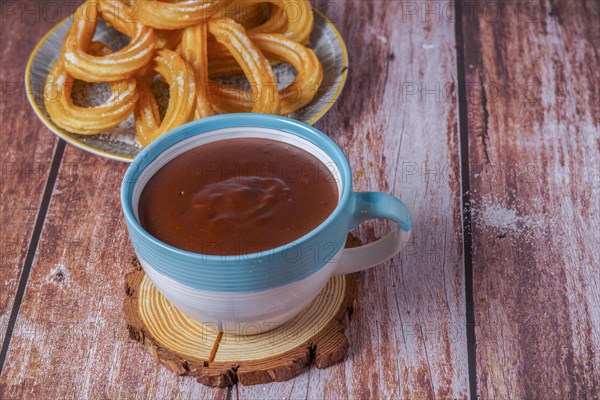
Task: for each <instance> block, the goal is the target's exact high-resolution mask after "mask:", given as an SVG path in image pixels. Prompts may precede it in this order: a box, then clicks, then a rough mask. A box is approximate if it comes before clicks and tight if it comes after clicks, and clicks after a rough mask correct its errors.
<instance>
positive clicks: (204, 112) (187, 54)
mask: <svg viewBox="0 0 600 400" xmlns="http://www.w3.org/2000/svg"><path fill="white" fill-rule="evenodd" d="M207 38H208V25H207V24H206V22H201V23H199V24H197V25H194V26H190V27H187V28H185V29H184V30H183V36H182V38H181V47H180V52H179V54H181V56H182V57H183V59H184V60H185V61H187V63H188V64H189V65H190V67H192V70H193V71H194V76H195V79H196V111H195V113H194V118H195V119H200V118H204V117H209V116H211V115H214V111H213V109H212V106H211V104H210V102H209V100H208V94H207V91H208V87H209V86H208V57H207Z"/></svg>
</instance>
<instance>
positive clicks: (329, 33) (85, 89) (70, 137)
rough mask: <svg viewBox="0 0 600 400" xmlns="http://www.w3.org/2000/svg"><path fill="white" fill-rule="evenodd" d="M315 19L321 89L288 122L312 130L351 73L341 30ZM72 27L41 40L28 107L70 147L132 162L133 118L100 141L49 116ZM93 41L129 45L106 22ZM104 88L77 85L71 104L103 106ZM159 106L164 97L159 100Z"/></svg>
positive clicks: (284, 76)
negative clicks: (48, 92)
mask: <svg viewBox="0 0 600 400" xmlns="http://www.w3.org/2000/svg"><path fill="white" fill-rule="evenodd" d="M314 13H315V25H314V29H313V31H312V33H311V35H310V41H309V47H310V48H312V49H313V50H314V51H315V53H316V54H317V57H318V58H319V60H321V63H323V83H322V84H321V86H320V88H319V91H318V93H317V95H316V96H315V98H314V99H313V101H312V102H311V103H310V104H308V105H307V106H306V107H304V108H302V109H300V110H298V111H296V112H294V113H292V114H289V115H288V117H290V118H294V119H297V120H299V121H302V122H305V123H307V124H311V125H312V124H314V123H315V122H316V121H318V120H319V118H321V117H322V116H323V115H324V114H325V113H326V112H327V110H329V109H330V108H331V106H332V105H333V103H334V102H335V100H336V99H337V98H338V96H339V94H340V92H341V90H342V88H343V87H344V83H345V82H346V76H347V69H348V54H347V52H346V46H345V44H344V41H343V40H342V37H341V36H340V34H339V32H338V30H337V29H336V28H335V26H334V25H333V24H332V23H331V21H329V20H328V19H327V18H326V17H325V16H324V15H322V14H321V13H320V12H318V11H317V10H314ZM72 22H73V18H72V16H71V17H68V18H66V19H65V20H64V21H62V22H61V23H59V24H58V25H57V26H55V27H54V28H53V29H52V30H51V31H50V32H48V33H47V34H46V36H44V37H43V38H42V40H41V41H40V42H39V43H38V45H37V46H36V48H35V49H34V50H33V53H32V54H31V57H30V58H29V63H28V64H27V70H26V72H25V85H26V87H27V97H28V99H29V102H30V103H31V106H32V107H33V109H34V111H35V113H36V114H37V116H38V117H39V118H40V119H41V120H42V122H43V123H44V124H45V125H46V126H47V127H48V128H49V129H50V130H51V131H52V132H54V133H55V134H56V135H58V136H59V137H61V138H63V139H64V140H66V141H67V142H69V143H71V144H73V145H75V146H77V147H79V148H81V149H83V150H86V151H89V152H90V153H94V154H98V155H100V156H103V157H108V158H112V159H115V160H120V161H126V162H131V161H132V160H133V158H135V156H136V155H137V154H138V153H139V152H140V150H141V147H140V145H139V143H138V142H137V139H136V137H135V126H134V122H133V116H130V117H129V118H128V119H127V120H125V121H124V122H123V123H121V124H120V125H119V126H117V127H115V128H114V129H111V130H110V131H107V132H105V133H102V134H99V135H93V136H85V135H78V134H75V133H71V132H67V131H65V130H63V129H61V128H59V127H57V126H56V125H54V123H53V122H52V120H51V119H50V117H49V116H48V113H47V112H46V108H45V107H44V100H43V90H44V84H45V82H46V77H47V75H48V72H49V71H50V68H51V67H52V64H54V62H55V61H56V59H57V58H58V56H59V54H60V51H61V47H62V42H63V38H64V37H65V34H66V33H67V30H68V29H69V27H70V26H71V24H72ZM94 39H95V40H100V41H102V42H104V43H105V44H107V45H108V46H109V47H111V48H113V49H117V48H120V47H122V46H123V45H125V44H126V42H127V38H126V37H125V36H123V35H122V34H120V33H119V32H117V31H116V30H114V29H112V28H111V27H109V26H107V25H106V24H104V23H103V22H102V21H100V23H99V24H98V28H97V30H96V35H95V36H94ZM275 74H276V75H277V78H278V81H279V82H281V85H282V86H285V85H287V84H289V83H291V82H292V81H293V79H294V76H295V72H294V70H293V68H291V66H289V65H288V64H281V65H278V66H277V67H275ZM221 81H223V82H225V83H231V84H234V85H240V84H241V85H243V81H240V78H239V77H237V78H236V77H233V78H227V79H224V80H223V79H222V80H221ZM246 83H247V82H246ZM103 85H104V84H99V85H98V84H96V85H84V84H80V85H79V86H80V87H79V88H78V87H77V84H76V85H75V86H74V88H73V100H74V101H75V103H77V104H80V105H95V104H97V103H101V102H102V101H103V94H102V92H103V91H104V92H106V90H105V89H106V88H107V87H108V85H104V86H105V87H104V90H103ZM155 86H158V87H159V88H158V89H157V90H160V85H155ZM163 86H164V85H163ZM236 87H239V86H236ZM154 89H156V88H153V90H154ZM162 89H163V90H164V89H165V88H164V87H163V88H162ZM157 101H158V102H159V105H160V101H161V99H160V96H157Z"/></svg>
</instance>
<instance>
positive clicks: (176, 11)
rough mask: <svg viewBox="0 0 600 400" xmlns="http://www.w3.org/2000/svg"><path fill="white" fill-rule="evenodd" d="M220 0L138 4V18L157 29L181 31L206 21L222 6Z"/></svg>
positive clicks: (152, 0) (142, 2)
mask: <svg viewBox="0 0 600 400" xmlns="http://www.w3.org/2000/svg"><path fill="white" fill-rule="evenodd" d="M222 3H223V1H222V0H187V1H180V2H176V3H169V2H166V1H158V0H142V1H139V2H138V6H139V12H138V15H139V18H140V21H141V22H142V23H143V24H144V25H148V26H151V27H153V28H157V29H182V28H185V27H187V26H191V25H196V24H198V23H200V22H203V21H206V20H208V19H209V18H211V16H212V15H213V14H215V13H217V11H219V7H220V6H222Z"/></svg>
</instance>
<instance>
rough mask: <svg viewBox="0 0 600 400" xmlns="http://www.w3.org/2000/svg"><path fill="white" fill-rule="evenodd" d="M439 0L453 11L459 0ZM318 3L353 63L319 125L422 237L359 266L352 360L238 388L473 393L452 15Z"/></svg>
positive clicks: (353, 394) (284, 394) (293, 392)
mask: <svg viewBox="0 0 600 400" xmlns="http://www.w3.org/2000/svg"><path fill="white" fill-rule="evenodd" d="M443 5H444V7H450V10H449V11H447V10H446V11H447V12H449V13H450V14H448V15H449V16H451V15H452V14H451V13H452V10H453V4H452V3H449V5H446V3H445V2H444V4H443ZM318 7H319V8H320V9H322V10H323V12H324V13H325V14H326V15H327V16H328V17H329V18H331V19H332V20H333V22H334V23H335V24H336V26H337V27H338V28H339V29H340V31H341V34H342V37H344V39H345V41H346V44H347V45H348V51H349V53H350V67H349V70H348V71H349V80H348V83H347V86H346V88H345V89H344V92H343V93H342V96H341V97H340V99H339V102H338V104H337V105H336V106H335V107H334V108H333V110H332V111H330V113H329V114H327V115H326V116H325V117H324V119H323V120H322V121H321V122H319V123H318V124H317V127H318V128H320V129H321V130H323V131H324V132H326V133H328V134H329V135H330V136H331V137H332V138H333V139H334V140H335V141H336V142H337V143H338V144H339V145H340V146H341V147H342V149H343V150H344V152H345V153H346V155H347V156H348V157H349V159H350V164H351V167H352V168H353V172H354V177H355V189H356V190H378V191H385V192H388V193H393V194H395V195H397V196H399V197H400V198H401V199H402V200H403V201H404V202H405V204H406V205H407V206H408V208H409V209H410V212H411V213H412V216H413V222H414V232H413V238H414V239H413V241H412V242H411V243H410V244H409V246H408V247H407V248H406V250H405V251H404V253H403V254H402V255H401V256H399V257H396V258H394V259H393V260H392V261H391V262H388V263H385V264H384V265H381V266H378V267H376V268H374V269H372V270H370V271H368V272H366V273H363V274H362V275H361V278H360V279H359V288H358V293H359V299H358V302H357V304H356V308H355V311H354V314H353V316H352V317H353V320H352V323H351V324H350V328H349V329H348V330H347V335H348V338H349V341H350V350H349V351H350V354H349V356H348V357H347V359H346V360H345V362H344V363H341V364H339V365H336V366H333V367H330V368H328V369H325V370H318V369H315V368H311V369H310V370H308V371H307V372H305V373H304V374H302V375H300V376H299V377H298V378H296V379H294V380H292V381H290V382H286V383H284V384H279V385H261V386H251V387H244V386H241V385H239V386H238V387H237V389H236V391H237V394H238V396H239V398H241V399H251V398H255V399H265V398H348V397H349V398H419V399H420V398H465V397H468V390H469V385H468V371H467V352H466V347H467V346H466V332H465V299H464V279H463V257H462V238H461V226H462V223H461V210H460V172H459V154H458V153H459V145H458V142H459V139H458V128H457V115H456V109H457V104H456V100H455V93H454V82H455V76H456V67H455V65H456V58H455V57H456V54H455V48H454V46H455V43H454V21H453V20H451V19H447V18H445V17H444V15H445V14H443V13H445V12H446V11H444V10H443V9H442V7H441V3H438V12H437V13H435V12H434V13H433V14H429V15H424V14H421V12H420V11H417V12H416V13H415V14H414V15H413V14H411V15H409V14H408V13H407V9H406V7H407V2H388V1H344V2H319V4H318ZM423 21H424V22H423ZM436 85H437V86H436ZM424 90H430V92H425V91H424ZM436 96H437V97H436ZM436 172H437V175H436ZM389 229H390V227H389V226H388V225H387V224H383V223H372V224H366V225H365V226H363V227H361V228H360V229H359V234H360V237H361V239H363V240H366V241H372V240H374V239H375V238H376V237H379V236H381V235H382V234H384V233H386V232H388V231H389Z"/></svg>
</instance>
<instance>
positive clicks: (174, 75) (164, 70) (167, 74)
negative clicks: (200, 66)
mask: <svg viewBox="0 0 600 400" xmlns="http://www.w3.org/2000/svg"><path fill="white" fill-rule="evenodd" d="M153 62H154V65H153V69H154V71H156V72H157V73H159V74H160V75H161V76H162V77H163V78H164V79H165V81H166V82H167V83H168V84H169V106H168V108H167V112H166V114H165V117H164V118H163V120H162V121H161V120H160V115H159V112H158V106H157V104H156V99H155V98H154V95H153V94H152V91H151V90H150V85H149V82H148V81H149V79H147V78H146V77H142V76H136V81H137V86H138V93H139V99H138V102H137V104H136V107H135V112H134V115H135V128H136V131H137V138H138V140H139V142H140V143H141V145H142V146H143V147H146V146H147V145H148V144H150V143H151V142H152V141H153V140H155V139H156V138H158V137H159V136H161V135H162V134H164V133H165V132H167V131H170V130H171V129H173V128H175V127H177V126H179V125H182V124H185V123H186V122H189V121H190V120H191V119H192V115H193V110H194V100H195V90H196V84H195V81H194V71H192V68H191V67H190V66H189V65H188V64H187V63H186V62H185V61H184V60H183V58H181V57H180V56H179V54H177V53H175V52H174V51H171V50H167V49H162V50H158V51H157V54H156V56H155V57H154V60H153Z"/></svg>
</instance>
